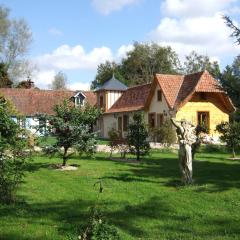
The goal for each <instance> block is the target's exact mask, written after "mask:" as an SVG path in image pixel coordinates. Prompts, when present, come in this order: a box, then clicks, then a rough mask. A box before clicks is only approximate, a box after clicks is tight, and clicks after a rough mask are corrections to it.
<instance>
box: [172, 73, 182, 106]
mask: <svg viewBox="0 0 240 240" xmlns="http://www.w3.org/2000/svg"><path fill="white" fill-rule="evenodd" d="M184 78H185V75H182V79H181V81H182V82H181V84H180V87H179V89H178V91H177V94H176V97H175V99H174V104H173V108H174V107H175V105H176V101H177V98H178V95H179V92H180V90H181V87H182V85H183V82H184Z"/></svg>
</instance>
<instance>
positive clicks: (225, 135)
mask: <svg viewBox="0 0 240 240" xmlns="http://www.w3.org/2000/svg"><path fill="white" fill-rule="evenodd" d="M216 130H217V131H218V132H219V133H220V134H221V136H220V139H221V140H222V141H223V142H225V143H226V144H227V147H228V148H230V149H232V156H233V158H236V153H235V150H236V148H237V147H239V146H240V122H232V123H228V122H223V123H221V124H219V125H217V127H216Z"/></svg>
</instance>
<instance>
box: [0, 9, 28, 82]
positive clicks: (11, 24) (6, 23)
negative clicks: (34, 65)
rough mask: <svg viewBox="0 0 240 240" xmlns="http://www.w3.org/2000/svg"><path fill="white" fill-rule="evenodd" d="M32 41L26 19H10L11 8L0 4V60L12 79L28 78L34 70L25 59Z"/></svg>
mask: <svg viewBox="0 0 240 240" xmlns="http://www.w3.org/2000/svg"><path fill="white" fill-rule="evenodd" d="M31 42H32V33H31V30H30V28H29V26H28V24H27V23H26V21H25V20H24V19H10V18H9V9H7V8H5V7H4V6H1V5H0V61H1V62H3V63H4V64H5V66H6V69H7V72H8V75H9V78H10V79H11V80H12V81H17V80H19V79H22V78H26V76H27V74H29V73H30V72H31V71H32V69H31V67H30V63H29V61H28V60H26V59H25V57H26V54H27V52H28V50H29V47H30V45H31Z"/></svg>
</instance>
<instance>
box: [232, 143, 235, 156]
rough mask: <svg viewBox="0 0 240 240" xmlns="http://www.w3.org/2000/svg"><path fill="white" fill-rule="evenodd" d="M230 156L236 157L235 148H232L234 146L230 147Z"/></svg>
mask: <svg viewBox="0 0 240 240" xmlns="http://www.w3.org/2000/svg"><path fill="white" fill-rule="evenodd" d="M232 156H233V158H236V153H235V148H234V146H233V147H232Z"/></svg>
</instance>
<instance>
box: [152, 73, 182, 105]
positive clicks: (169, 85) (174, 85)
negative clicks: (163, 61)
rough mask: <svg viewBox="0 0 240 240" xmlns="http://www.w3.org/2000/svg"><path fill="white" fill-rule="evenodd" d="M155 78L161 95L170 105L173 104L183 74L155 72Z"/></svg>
mask: <svg viewBox="0 0 240 240" xmlns="http://www.w3.org/2000/svg"><path fill="white" fill-rule="evenodd" d="M156 79H157V81H158V84H159V86H160V88H161V90H162V92H163V95H164V97H165V99H166V101H167V103H168V105H169V106H170V107H173V106H174V103H175V101H176V98H177V96H178V93H179V90H180V87H181V85H182V83H183V79H184V76H183V75H167V74H156Z"/></svg>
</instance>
